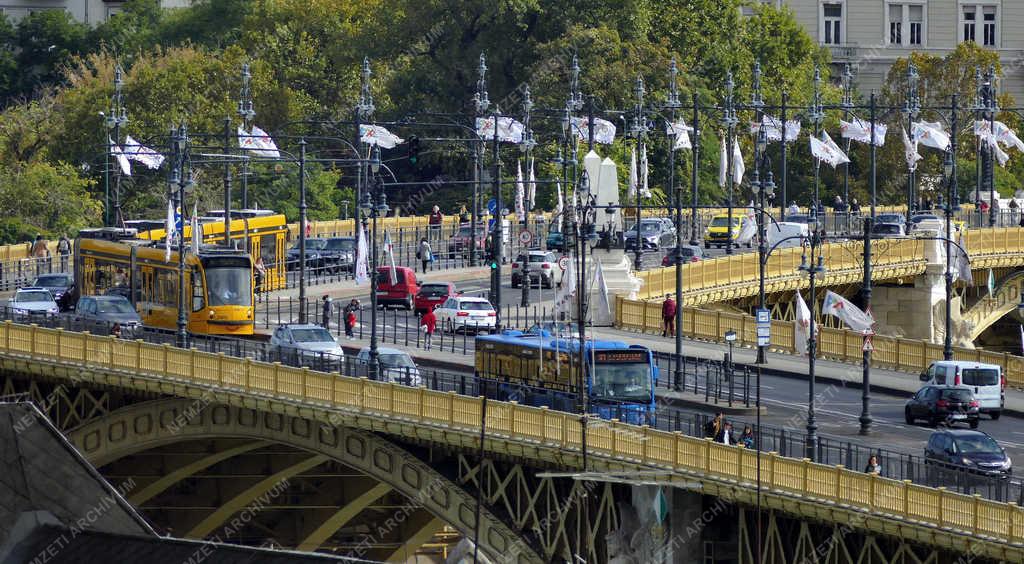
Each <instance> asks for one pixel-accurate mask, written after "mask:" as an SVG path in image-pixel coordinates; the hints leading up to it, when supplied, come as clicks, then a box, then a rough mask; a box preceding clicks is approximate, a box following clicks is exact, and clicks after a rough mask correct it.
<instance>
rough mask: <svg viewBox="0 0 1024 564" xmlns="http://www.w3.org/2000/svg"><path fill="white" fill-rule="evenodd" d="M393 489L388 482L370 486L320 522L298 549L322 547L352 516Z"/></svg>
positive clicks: (309, 549) (308, 549)
mask: <svg viewBox="0 0 1024 564" xmlns="http://www.w3.org/2000/svg"><path fill="white" fill-rule="evenodd" d="M391 489H392V488H391V486H389V485H387V484H377V485H376V486H374V487H372V488H370V490H369V491H367V492H364V493H363V494H362V495H360V496H359V497H357V498H355V499H353V500H352V501H350V502H348V504H347V505H345V507H342V508H341V509H339V510H338V511H337V512H335V513H334V514H333V515H331V516H330V517H328V518H327V519H326V520H325V521H324V522H323V523H321V524H320V526H319V527H317V528H316V530H314V531H313V532H312V533H310V534H309V536H307V537H306V538H305V539H303V540H302V542H301V543H299V546H298V550H307V551H314V550H316V549H318V548H320V546H321V545H322V544H323V543H324V541H326V540H327V539H329V538H331V535H333V534H334V533H336V532H337V531H338V529H340V528H342V527H344V526H345V524H347V523H348V522H349V521H351V520H352V518H354V517H355V516H356V515H359V514H360V513H361V512H362V511H363V510H364V509H366V508H367V507H369V506H370V504H372V503H373V502H375V501H377V500H378V499H380V498H381V497H383V496H384V495H385V494H387V493H388V492H390V491H391Z"/></svg>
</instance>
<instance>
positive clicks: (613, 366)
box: [593, 361, 651, 403]
mask: <svg viewBox="0 0 1024 564" xmlns="http://www.w3.org/2000/svg"><path fill="white" fill-rule="evenodd" d="M593 395H594V398H595V399H604V400H611V401H620V402H637V403H650V401H651V365H650V363H647V362H642V363H641V362H610V363H602V362H600V361H597V362H596V363H595V364H594V374H593Z"/></svg>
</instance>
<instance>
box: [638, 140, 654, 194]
mask: <svg viewBox="0 0 1024 564" xmlns="http://www.w3.org/2000/svg"><path fill="white" fill-rule="evenodd" d="M647 164H648V163H647V144H646V143H644V144H642V145H640V195H641V196H643V197H644V198H650V197H651V186H650V183H649V175H650V168H649V167H648V166H647Z"/></svg>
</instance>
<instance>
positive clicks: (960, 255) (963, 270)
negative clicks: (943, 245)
mask: <svg viewBox="0 0 1024 564" xmlns="http://www.w3.org/2000/svg"><path fill="white" fill-rule="evenodd" d="M966 244H967V241H965V240H964V237H963V236H962V235H961V236H960V246H958V247H955V248H954V250H953V252H955V253H956V279H957V280H963V281H964V282H966V283H967V285H968V286H973V285H974V273H973V272H971V257H970V256H968V254H967V252H966V249H967V247H965V245H966Z"/></svg>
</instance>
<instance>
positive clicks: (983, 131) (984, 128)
mask: <svg viewBox="0 0 1024 564" xmlns="http://www.w3.org/2000/svg"><path fill="white" fill-rule="evenodd" d="M993 129H994V130H995V133H994V135H993V133H992V130H993ZM974 134H975V135H977V136H978V137H986V136H992V137H993V138H994V139H995V141H996V142H998V143H1001V144H1003V145H1004V146H1006V147H1016V148H1017V150H1018V151H1024V141H1021V140H1020V138H1019V137H1017V134H1016V133H1014V131H1013V130H1012V129H1010V128H1009V127H1008V126H1007V125H1006V124H1005V123H1003V122H1001V121H997V122H994V123H992V124H990V123H989V122H988V121H982V120H978V121H975V122H974Z"/></svg>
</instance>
